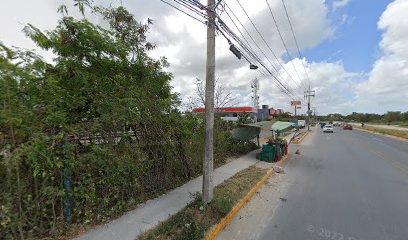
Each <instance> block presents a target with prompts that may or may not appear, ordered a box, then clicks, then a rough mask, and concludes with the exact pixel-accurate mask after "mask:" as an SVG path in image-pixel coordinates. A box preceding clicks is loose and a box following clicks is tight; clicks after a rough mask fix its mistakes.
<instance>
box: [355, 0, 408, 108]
mask: <svg viewBox="0 0 408 240" xmlns="http://www.w3.org/2000/svg"><path fill="white" fill-rule="evenodd" d="M407 11H408V2H407V1H405V0H397V1H394V2H393V3H391V4H389V5H388V7H387V9H386V10H385V11H384V12H383V14H382V16H381V18H380V20H379V22H378V28H379V29H380V30H382V31H384V32H383V35H382V40H381V42H380V44H379V45H380V48H381V50H382V52H383V55H382V56H381V57H380V58H379V59H378V60H377V61H376V62H375V63H374V65H373V69H372V71H371V72H370V73H369V78H368V80H367V81H366V82H363V83H361V84H359V85H358V86H357V87H356V105H357V106H358V107H359V108H360V109H365V110H368V111H373V112H384V111H389V110H399V111H408V29H407V27H406V26H407V25H408V15H407V14H406V13H407Z"/></svg>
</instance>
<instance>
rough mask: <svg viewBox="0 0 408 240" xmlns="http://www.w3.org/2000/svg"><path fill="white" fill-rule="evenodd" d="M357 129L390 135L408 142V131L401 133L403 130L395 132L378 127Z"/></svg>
mask: <svg viewBox="0 0 408 240" xmlns="http://www.w3.org/2000/svg"><path fill="white" fill-rule="evenodd" d="M357 129H366V130H371V131H374V132H378V133H382V134H388V135H391V136H396V137H400V138H404V139H407V140H408V131H401V130H394V129H385V128H378V127H369V126H365V127H364V128H360V127H357Z"/></svg>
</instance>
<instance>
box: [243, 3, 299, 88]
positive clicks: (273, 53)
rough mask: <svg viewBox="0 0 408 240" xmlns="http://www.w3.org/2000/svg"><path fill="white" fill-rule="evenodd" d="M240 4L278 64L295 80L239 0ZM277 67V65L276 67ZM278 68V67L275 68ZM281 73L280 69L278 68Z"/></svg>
mask: <svg viewBox="0 0 408 240" xmlns="http://www.w3.org/2000/svg"><path fill="white" fill-rule="evenodd" d="M237 3H238V5H239V6H240V7H241V9H242V11H243V12H244V14H245V15H246V17H247V18H248V20H249V21H250V22H251V24H252V26H253V27H254V28H255V30H256V32H257V33H258V34H259V36H260V37H261V39H262V40H263V42H264V43H265V44H266V46H267V47H268V49H269V50H270V51H271V53H272V55H273V56H274V58H275V59H276V61H277V62H278V64H279V65H280V66H281V67H282V69H283V70H284V71H285V72H286V73H287V74H288V76H289V77H290V78H291V79H292V80H293V81H295V80H294V79H293V77H292V76H291V75H290V73H289V72H288V71H287V70H286V68H285V66H283V65H282V63H281V62H280V60H279V58H278V57H277V56H276V54H275V52H274V51H273V50H272V48H271V47H270V46H269V44H268V42H267V41H266V40H265V38H264V36H263V35H262V34H261V32H260V31H259V29H258V27H257V26H256V25H255V23H254V22H253V21H252V19H251V18H250V17H249V15H248V13H247V11H246V10H245V8H244V7H243V6H242V4H241V2H240V1H239V0H237ZM274 68H275V67H274ZM275 70H276V68H275ZM276 71H277V72H278V74H280V73H279V70H276Z"/></svg>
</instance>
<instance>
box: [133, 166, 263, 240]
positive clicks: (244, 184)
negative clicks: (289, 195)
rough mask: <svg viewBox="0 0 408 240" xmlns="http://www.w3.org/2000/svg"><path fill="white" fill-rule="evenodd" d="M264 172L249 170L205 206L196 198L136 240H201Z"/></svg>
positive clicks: (223, 186)
mask: <svg viewBox="0 0 408 240" xmlns="http://www.w3.org/2000/svg"><path fill="white" fill-rule="evenodd" d="M266 172H267V169H261V168H257V167H255V166H251V167H249V168H247V169H244V170H242V171H240V172H238V173H237V174H235V175H234V176H232V177H231V178H230V179H228V180H226V181H225V182H224V183H222V184H220V185H218V186H217V187H216V188H215V189H214V199H213V201H212V202H211V203H210V204H208V205H207V204H204V203H203V201H202V199H201V196H200V195H199V194H196V195H195V198H194V200H193V201H192V202H191V203H190V204H189V205H187V207H185V208H184V209H183V210H181V211H180V212H178V213H176V214H175V215H173V216H171V217H170V218H169V219H168V220H166V221H164V222H162V223H160V224H159V225H158V226H157V227H156V228H153V229H151V230H149V231H147V232H145V233H144V234H142V235H141V236H139V238H138V239H140V240H148V239H180V240H181V239H202V238H203V237H204V234H205V232H206V231H207V230H209V229H210V228H211V226H213V225H215V224H217V223H218V222H219V221H220V220H221V219H222V218H223V217H225V216H226V215H227V214H228V213H229V212H230V211H231V209H232V208H233V206H234V205H235V204H236V203H237V202H238V201H239V200H240V199H241V198H243V197H244V196H245V195H246V194H247V193H248V192H249V191H250V190H251V188H252V187H253V186H254V185H255V184H256V183H257V182H258V181H259V180H261V179H262V177H263V176H264V175H265V174H266Z"/></svg>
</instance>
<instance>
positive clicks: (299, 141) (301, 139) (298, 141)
mask: <svg viewBox="0 0 408 240" xmlns="http://www.w3.org/2000/svg"><path fill="white" fill-rule="evenodd" d="M307 134H309V132H306V133H305V134H304V135H303V136H302V137H301V138H300V139H299V140H297V141H296V142H291V143H292V144H300V143H301V142H302V141H303V139H304V138H305V137H306V136H307Z"/></svg>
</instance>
